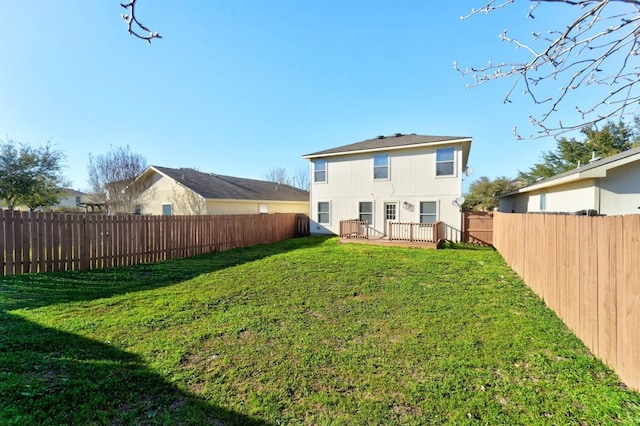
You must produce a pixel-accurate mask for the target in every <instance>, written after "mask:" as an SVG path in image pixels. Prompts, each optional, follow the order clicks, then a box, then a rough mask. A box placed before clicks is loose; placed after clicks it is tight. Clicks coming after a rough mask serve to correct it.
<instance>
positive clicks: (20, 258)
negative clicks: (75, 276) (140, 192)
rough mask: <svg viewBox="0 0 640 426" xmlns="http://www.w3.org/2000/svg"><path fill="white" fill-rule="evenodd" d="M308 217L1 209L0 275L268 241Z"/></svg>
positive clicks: (297, 231) (302, 227)
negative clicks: (65, 212) (121, 213)
mask: <svg viewBox="0 0 640 426" xmlns="http://www.w3.org/2000/svg"><path fill="white" fill-rule="evenodd" d="M305 222H306V224H305ZM308 222H309V218H308V217H307V216H306V215H296V214H294V213H286V214H272V215H265V214H262V215H237V216H231V215H224V216H134V215H130V216H126V215H124V216H123V215H118V216H107V215H92V214H58V213H38V212H33V213H32V212H19V211H10V210H0V276H1V275H15V274H22V273H29V272H49V271H58V270H80V269H91V268H105V267H112V266H124V265H133V264H138V263H145V262H154V261H159V260H165V259H173V258H179V257H186V256H193V255H196V254H200V253H207V252H213V251H220V250H228V249H231V248H235V247H247V246H250V245H255V244H265V243H271V242H276V241H279V240H282V239H286V238H292V237H296V236H301V235H307V233H308V229H309V225H308Z"/></svg>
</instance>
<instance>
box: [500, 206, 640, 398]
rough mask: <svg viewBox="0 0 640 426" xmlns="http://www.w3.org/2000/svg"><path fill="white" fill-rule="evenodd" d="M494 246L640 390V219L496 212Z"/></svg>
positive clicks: (580, 335)
mask: <svg viewBox="0 0 640 426" xmlns="http://www.w3.org/2000/svg"><path fill="white" fill-rule="evenodd" d="M493 231H494V246H495V247H496V249H497V250H498V251H499V252H500V254H501V255H502V256H503V257H504V259H505V261H506V262H507V263H508V264H509V265H510V266H511V267H512V268H513V270H514V271H516V272H517V273H518V274H519V275H520V276H521V277H523V280H524V281H525V283H526V284H527V285H528V286H529V287H531V289H532V290H533V291H535V292H536V293H537V294H538V295H539V296H540V297H542V298H543V299H544V300H545V302H546V303H547V305H548V306H549V307H550V308H551V309H553V310H554V311H555V312H556V313H557V314H558V316H559V317H560V318H561V319H562V320H563V321H564V323H565V324H566V325H567V326H568V327H569V328H570V329H571V330H573V331H574V332H575V334H576V335H577V336H578V337H579V338H580V339H581V340H582V341H583V342H584V343H585V345H586V346H587V347H589V349H590V350H591V351H592V352H593V353H594V354H596V355H597V356H598V357H600V358H601V359H602V360H603V361H604V362H605V363H607V364H608V365H609V366H610V367H612V368H613V369H614V370H615V371H616V373H618V375H620V377H621V379H622V380H623V381H624V382H625V383H626V384H627V385H628V386H630V387H632V388H634V389H640V333H638V329H640V310H639V309H637V304H638V301H639V300H640V286H639V285H638V276H640V262H638V259H640V215H627V216H611V217H585V216H582V217H581V216H569V215H547V214H516V213H496V214H495V216H494V228H493Z"/></svg>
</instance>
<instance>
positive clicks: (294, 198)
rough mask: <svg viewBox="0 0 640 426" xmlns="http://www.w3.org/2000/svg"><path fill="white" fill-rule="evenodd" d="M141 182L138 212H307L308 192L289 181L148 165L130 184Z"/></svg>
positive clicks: (172, 213)
mask: <svg viewBox="0 0 640 426" xmlns="http://www.w3.org/2000/svg"><path fill="white" fill-rule="evenodd" d="M138 185H140V186H142V187H143V190H142V191H140V195H139V196H138V200H139V201H138V205H137V206H136V212H135V213H137V214H152V215H197V214H258V213H304V214H307V215H308V214H309V193H308V192H307V191H304V190H302V189H299V188H295V187H293V186H289V185H282V184H278V183H274V182H266V181H261V180H254V179H245V178H239V177H234V176H223V175H218V174H214V173H204V172H200V171H197V170H193V169H187V168H180V169H173V168H169V167H160V166H149V167H148V168H147V169H146V170H145V171H144V172H143V173H142V174H141V175H140V176H139V177H138V178H136V180H135V181H134V182H133V184H132V187H136V186H138Z"/></svg>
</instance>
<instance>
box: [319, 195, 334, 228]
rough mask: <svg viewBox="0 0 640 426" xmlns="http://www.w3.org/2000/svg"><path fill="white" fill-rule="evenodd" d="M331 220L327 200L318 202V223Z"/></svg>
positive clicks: (326, 222)
mask: <svg viewBox="0 0 640 426" xmlns="http://www.w3.org/2000/svg"><path fill="white" fill-rule="evenodd" d="M330 221H331V211H330V206H329V203H328V202H327V201H322V202H320V203H318V223H325V224H328V223H330Z"/></svg>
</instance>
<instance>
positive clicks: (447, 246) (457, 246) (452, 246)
mask: <svg viewBox="0 0 640 426" xmlns="http://www.w3.org/2000/svg"><path fill="white" fill-rule="evenodd" d="M438 249H443V250H474V251H477V250H494V251H495V249H494V248H493V246H490V245H479V244H469V243H459V242H453V241H443V242H441V243H440V244H438Z"/></svg>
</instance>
